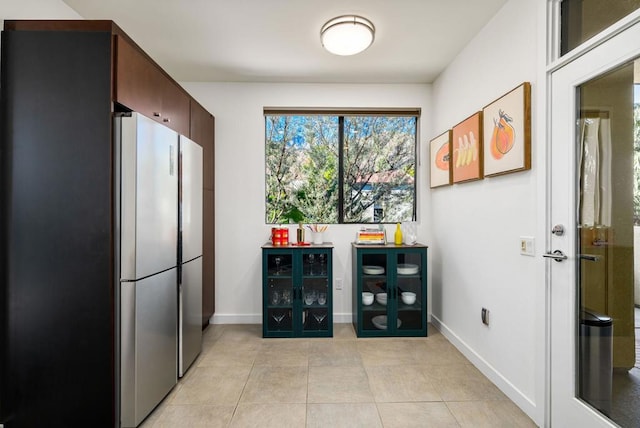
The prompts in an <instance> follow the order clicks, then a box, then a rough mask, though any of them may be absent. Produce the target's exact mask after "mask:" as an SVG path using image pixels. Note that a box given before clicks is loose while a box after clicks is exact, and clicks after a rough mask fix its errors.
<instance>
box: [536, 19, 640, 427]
mask: <svg viewBox="0 0 640 428" xmlns="http://www.w3.org/2000/svg"><path fill="white" fill-rule="evenodd" d="M639 56H640V23H636V24H635V25H632V26H630V27H629V28H628V29H626V30H624V31H623V32H621V33H620V34H619V35H616V36H615V37H612V38H610V39H609V40H607V41H605V42H604V43H602V44H600V45H599V46H597V47H595V48H593V49H592V50H589V51H588V52H586V53H585V54H584V55H582V56H580V57H578V58H577V59H575V60H574V61H572V62H570V63H569V64H567V65H565V66H563V67H561V68H559V69H558V70H557V71H555V72H553V73H552V75H551V102H550V104H549V108H550V110H551V112H550V115H549V118H550V122H551V123H550V125H551V148H550V156H549V162H550V171H551V185H550V187H549V189H550V198H551V199H550V201H551V210H550V217H549V219H548V223H549V232H550V235H549V238H548V240H547V243H548V244H547V250H548V252H549V253H551V252H554V251H561V252H562V253H563V254H564V255H566V256H567V258H566V259H565V260H553V259H548V260H549V261H548V262H547V264H548V267H549V277H548V278H549V279H550V293H551V299H550V302H551V309H550V315H551V324H550V333H551V341H550V344H551V351H550V352H551V364H550V377H551V385H550V395H551V397H550V402H551V408H550V413H551V417H550V420H551V425H552V426H553V427H610V426H617V425H614V424H613V423H612V420H613V421H615V422H616V423H618V424H620V425H621V426H630V425H626V424H624V423H621V422H619V421H617V420H616V418H615V417H614V415H613V414H612V413H613V412H614V410H612V407H615V406H612V404H613V403H612V401H611V400H612V397H611V394H610V393H609V392H608V391H609V390H610V388H611V386H610V382H611V376H612V375H611V366H612V365H613V366H616V365H617V366H625V365H628V364H629V363H628V360H629V358H630V357H629V355H635V352H634V351H633V350H629V349H628V348H629V344H630V343H632V342H629V340H633V339H631V338H630V337H627V336H629V335H628V334H627V333H628V331H625V329H626V330H628V325H623V323H622V322H621V321H620V319H624V318H625V317H627V316H628V315H629V313H628V311H629V310H630V311H631V316H632V314H633V312H632V311H633V298H632V297H633V294H632V293H633V291H632V289H633V285H632V284H633V242H632V241H631V243H630V244H629V239H632V236H633V230H632V229H633V183H632V182H631V180H633V179H634V177H633V165H632V160H633V125H629V124H630V123H631V124H632V123H633V65H634V60H635V59H636V58H638V57H639ZM629 72H630V73H631V74H630V78H629ZM636 73H638V71H637V70H636ZM629 79H630V80H629ZM608 85H611V86H610V87H609V86H608ZM624 85H626V91H628V92H624V91H620V88H624V87H625V86H624ZM625 97H626V99H627V100H631V102H630V103H625V102H622V100H623V99H625ZM636 102H637V101H636ZM629 111H631V114H630V118H629ZM629 126H631V128H630V129H629ZM616 127H617V128H616ZM623 128H624V129H623ZM554 225H562V226H564V233H563V234H560V233H557V234H551V229H552V227H553V226H554ZM629 248H630V251H631V255H630V256H629ZM625 251H626V253H625ZM629 257H630V258H629ZM629 261H630V265H631V272H627V271H626V270H627V269H628V268H629ZM628 278H631V300H630V302H629V303H625V301H624V300H625V299H628V290H627V285H628ZM616 287H617V288H616ZM625 293H626V294H625ZM598 295H600V296H601V297H602V299H604V300H602V299H600V298H599V297H598ZM583 309H588V310H590V311H593V312H596V313H597V314H600V315H602V318H601V321H602V323H601V324H600V326H598V322H596V323H594V324H590V323H589V322H588V318H587V316H586V315H585V313H584V312H583ZM607 312H608V313H607ZM612 312H615V313H612ZM607 316H609V317H611V318H612V319H613V322H612V324H613V331H614V333H613V335H612V336H610V335H608V334H607V328H606V327H607ZM596 321H598V319H596ZM594 326H595V327H594ZM631 331H632V332H631V334H633V320H632V321H631ZM601 332H604V335H598V334H599V333H601ZM587 334H589V335H587ZM614 341H615V342H616V343H615V344H614V345H607V344H608V343H612V342H614ZM592 345H594V346H593V347H592V348H590V350H587V349H586V348H585V346H586V347H589V346H592ZM608 352H610V353H611V354H612V355H613V356H611V355H609V356H607V353H608ZM611 358H613V361H612V360H611ZM594 363H595V364H594ZM590 364H592V365H591V366H590ZM631 365H633V363H631ZM584 368H587V369H589V368H590V369H591V371H590V372H589V371H588V370H587V372H585V373H583V374H581V369H584ZM589 394H592V395H589ZM593 394H595V396H594V395H593ZM607 415H608V416H610V417H611V419H609V417H608V416H607Z"/></svg>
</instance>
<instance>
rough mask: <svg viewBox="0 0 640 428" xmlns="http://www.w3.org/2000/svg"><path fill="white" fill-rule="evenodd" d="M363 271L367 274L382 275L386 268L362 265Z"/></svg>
mask: <svg viewBox="0 0 640 428" xmlns="http://www.w3.org/2000/svg"><path fill="white" fill-rule="evenodd" d="M362 272H364V273H366V274H367V275H382V274H383V273H384V268H383V267H382V266H362Z"/></svg>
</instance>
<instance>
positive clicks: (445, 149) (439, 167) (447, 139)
mask: <svg viewBox="0 0 640 428" xmlns="http://www.w3.org/2000/svg"><path fill="white" fill-rule="evenodd" d="M430 145H431V146H430V154H431V157H430V159H431V162H430V163H429V164H430V172H431V188H434V187H440V186H447V185H449V184H451V183H452V180H451V162H450V159H451V130H448V131H447V132H445V133H444V134H441V135H438V136H437V137H436V138H434V139H433V140H431V142H430Z"/></svg>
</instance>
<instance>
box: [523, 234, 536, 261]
mask: <svg viewBox="0 0 640 428" xmlns="http://www.w3.org/2000/svg"><path fill="white" fill-rule="evenodd" d="M535 252H536V250H535V247H534V239H533V236H521V237H520V254H522V255H523V256H532V257H533V256H535Z"/></svg>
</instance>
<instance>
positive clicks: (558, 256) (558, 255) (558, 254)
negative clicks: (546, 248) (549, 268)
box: [542, 250, 568, 262]
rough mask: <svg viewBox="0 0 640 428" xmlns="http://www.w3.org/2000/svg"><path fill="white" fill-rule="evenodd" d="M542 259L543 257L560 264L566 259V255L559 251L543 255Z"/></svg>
mask: <svg viewBox="0 0 640 428" xmlns="http://www.w3.org/2000/svg"><path fill="white" fill-rule="evenodd" d="M542 257H545V258H547V259H553V260H555V261H557V262H561V261H563V260H567V259H568V257H567V255H566V254H565V253H563V252H562V251H560V250H555V251H554V252H553V253H545V254H543V255H542Z"/></svg>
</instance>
